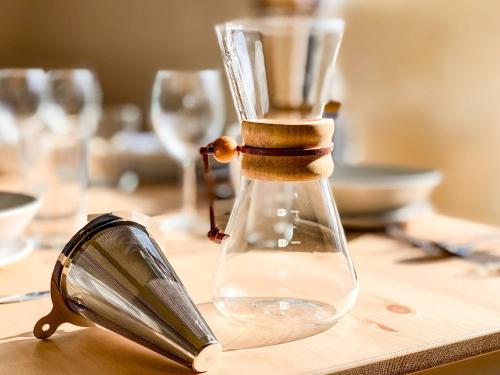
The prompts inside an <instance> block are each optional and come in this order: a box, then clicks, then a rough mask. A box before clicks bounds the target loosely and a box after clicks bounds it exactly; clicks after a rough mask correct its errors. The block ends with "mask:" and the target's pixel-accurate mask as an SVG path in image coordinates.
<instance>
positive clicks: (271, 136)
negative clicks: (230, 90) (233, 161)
mask: <svg viewBox="0 0 500 375" xmlns="http://www.w3.org/2000/svg"><path fill="white" fill-rule="evenodd" d="M334 128H335V125H334V121H333V120H332V119H326V118H325V119H312V120H281V119H280V120H275V119H259V120H251V121H249V120H244V121H243V122H242V124H241V133H242V137H243V141H244V145H243V146H240V148H241V151H242V160H241V170H242V174H243V176H245V177H248V178H251V179H255V180H264V181H309V180H316V179H320V178H325V177H329V176H330V175H331V174H332V172H333V160H332V157H331V151H332V149H333V144H332V137H333V132H334ZM245 147H248V148H252V149H261V150H264V152H263V154H258V153H255V152H245Z"/></svg>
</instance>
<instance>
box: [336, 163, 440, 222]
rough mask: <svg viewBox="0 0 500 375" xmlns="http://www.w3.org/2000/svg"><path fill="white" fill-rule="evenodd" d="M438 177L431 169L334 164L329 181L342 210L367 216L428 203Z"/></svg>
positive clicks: (349, 213) (344, 212) (350, 213)
mask: <svg viewBox="0 0 500 375" xmlns="http://www.w3.org/2000/svg"><path fill="white" fill-rule="evenodd" d="M441 178H442V176H441V173H439V172H437V171H433V170H424V169H413V168H405V167H390V166H376V165H349V164H340V163H336V164H335V171H334V173H333V176H332V177H331V178H330V181H331V184H332V187H333V191H334V195H335V200H336V202H337V206H338V209H339V211H340V212H341V213H343V214H348V215H366V214H375V213H377V214H380V213H382V212H387V211H391V210H397V209H401V208H403V207H406V206H408V205H418V204H423V203H425V202H428V200H429V197H430V194H431V193H432V191H433V190H434V188H435V187H436V186H437V185H439V183H440V182H441Z"/></svg>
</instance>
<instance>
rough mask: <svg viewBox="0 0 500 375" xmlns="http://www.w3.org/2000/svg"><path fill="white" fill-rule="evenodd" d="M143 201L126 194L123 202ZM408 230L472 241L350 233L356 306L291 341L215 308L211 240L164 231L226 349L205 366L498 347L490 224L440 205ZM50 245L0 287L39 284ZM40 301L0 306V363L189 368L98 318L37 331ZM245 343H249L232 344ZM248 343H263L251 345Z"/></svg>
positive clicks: (499, 315) (273, 370)
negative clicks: (463, 249)
mask: <svg viewBox="0 0 500 375" xmlns="http://www.w3.org/2000/svg"><path fill="white" fill-rule="evenodd" d="M112 195H113V193H111V192H109V193H106V194H104V192H103V191H99V192H98V194H95V191H94V192H91V194H90V201H91V206H93V207H94V208H95V207H98V206H99V205H100V204H103V205H108V204H109V198H110V196H112ZM139 195H140V196H141V197H144V196H149V199H151V200H152V201H154V200H157V199H158V198H157V197H158V196H162V195H157V194H153V193H151V192H148V193H147V194H146V191H144V190H143V191H141V192H140V193H139ZM103 196H106V197H107V199H106V201H101V202H100V199H102V197H103ZM129 198H130V197H129ZM144 203H145V202H144V200H143V199H142V198H141V199H139V200H136V201H134V199H130V200H129V201H128V203H127V204H126V205H127V206H128V208H134V206H136V207H135V208H137V207H138V208H140V206H143V205H144ZM409 230H410V231H412V233H413V234H419V235H427V236H429V238H433V239H438V238H443V239H448V240H449V239H451V238H455V239H457V240H459V241H470V240H474V239H478V240H479V241H481V246H479V250H478V253H477V254H475V255H474V256H473V257H472V258H471V259H470V260H464V259H460V258H437V259H436V258H427V257H426V256H425V253H424V252H422V250H419V249H414V248H410V247H408V246H406V245H405V244H403V243H400V242H397V241H394V240H392V239H388V238H386V237H385V236H383V235H380V234H373V233H366V234H361V235H359V236H358V237H356V238H355V239H352V240H351V241H349V247H350V250H351V253H352V256H353V261H354V263H355V265H356V268H357V271H358V275H359V279H360V287H361V293H360V296H359V300H358V302H357V303H356V305H355V307H354V309H353V310H352V312H351V313H350V314H349V315H347V316H346V317H345V318H344V319H342V320H341V321H339V322H338V323H337V324H336V325H335V326H333V327H332V328H331V329H329V330H327V331H324V332H321V333H319V334H317V335H314V336H311V337H304V338H302V339H300V340H296V341H289V339H290V336H289V335H288V336H287V335H283V337H269V336H268V337H266V334H265V332H252V331H251V330H249V329H248V327H235V326H234V325H231V324H228V323H227V322H224V321H223V320H221V318H220V316H218V315H217V313H216V311H215V310H214V309H213V307H212V306H211V305H210V298H211V291H212V286H211V276H212V269H213V267H214V265H215V262H216V259H217V255H218V252H219V250H220V248H219V247H218V246H217V245H215V244H212V243H210V242H209V241H207V240H205V239H203V238H189V237H187V236H181V235H175V236H170V237H169V238H168V239H165V241H164V242H165V245H164V247H165V249H164V250H165V252H166V254H167V257H168V258H169V260H170V262H171V263H172V265H173V266H174V268H175V269H176V271H177V273H178V275H179V276H180V277H181V279H182V280H183V282H184V284H185V285H186V288H187V289H188V291H189V292H190V294H191V296H192V298H193V299H194V300H195V302H197V303H199V304H200V310H201V311H202V313H203V314H204V315H205V316H206V318H207V320H208V321H209V323H210V325H211V326H212V327H213V329H214V331H215V334H216V335H217V336H218V337H219V339H220V341H221V342H222V344H223V346H224V347H225V350H226V351H225V352H224V353H223V355H222V358H221V361H220V363H219V364H218V366H217V367H216V368H214V370H213V371H210V372H209V374H259V373H260V374H287V375H289V374H370V375H371V374H384V375H385V374H404V373H408V372H412V371H418V370H424V369H428V368H432V367H435V366H439V365H442V364H446V363H450V362H454V361H458V360H461V359H465V358H469V357H473V356H476V355H478V354H481V353H488V352H492V351H495V350H498V349H500V298H498V292H499V290H500V289H499V288H500V278H499V277H493V276H490V277H486V276H484V275H483V274H482V273H481V272H479V269H480V268H481V267H483V266H484V262H485V261H488V260H489V259H493V258H492V257H500V240H499V239H500V231H498V230H497V229H496V228H491V227H487V226H484V225H479V224H474V223H469V222H466V221H461V220H456V219H450V218H446V217H442V216H430V217H426V218H423V219H422V220H419V221H418V222H414V223H412V225H410V227H409ZM57 255H58V254H57V253H56V252H50V251H36V252H35V253H33V254H32V255H31V256H30V257H28V258H25V260H23V261H22V262H19V263H17V264H14V265H12V266H9V267H6V268H3V269H0V294H7V293H16V292H22V291H31V290H39V289H46V288H48V287H49V284H50V276H51V272H52V267H53V264H54V262H55V260H56V258H57ZM485 255H488V257H486V256H485ZM49 309H50V301H49V300H48V299H47V300H39V301H33V302H26V303H20V304H12V305H4V306H0V374H10V373H16V374H32V373H36V374H67V373H73V374H80V373H81V374H89V373H91V374H110V373H114V374H118V373H119V374H137V373H148V374H187V373H189V371H188V370H185V369H183V368H181V367H179V366H177V365H176V364H174V363H172V362H171V361H169V360H167V359H164V358H163V357H161V356H159V355H157V354H155V353H153V352H151V351H149V350H147V349H145V348H142V347H140V346H138V345H137V344H135V343H132V342H130V341H128V340H126V339H123V338H121V337H119V336H117V335H116V334H114V333H111V332H108V331H106V330H104V329H101V328H84V329H82V328H77V327H74V326H70V325H63V326H62V327H61V328H60V330H59V331H58V333H56V334H55V335H54V337H53V338H51V339H50V340H47V341H39V340H37V339H35V338H34V337H33V336H32V334H31V330H32V328H33V325H34V324H35V322H36V320H37V319H38V318H39V317H41V316H43V315H44V314H46V313H47V312H48V311H49ZM245 328H246V330H245ZM252 340H253V341H252ZM245 344H247V347H250V348H247V349H241V350H234V349H236V348H238V347H244V345H245ZM270 344H275V345H270ZM258 345H269V346H260V347H253V348H251V347H252V346H258ZM228 349H233V350H228Z"/></svg>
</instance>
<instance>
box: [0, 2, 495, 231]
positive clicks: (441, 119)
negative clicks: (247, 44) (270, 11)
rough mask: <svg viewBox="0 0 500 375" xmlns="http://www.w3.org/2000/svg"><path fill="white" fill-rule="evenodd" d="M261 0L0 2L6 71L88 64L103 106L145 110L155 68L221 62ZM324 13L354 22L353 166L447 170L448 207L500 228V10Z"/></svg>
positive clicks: (451, 7) (349, 65)
mask: <svg viewBox="0 0 500 375" xmlns="http://www.w3.org/2000/svg"><path fill="white" fill-rule="evenodd" d="M252 5H253V2H252V1H251V0H182V1H180V0H79V1H78V0H46V1H37V0H0V67H34V66H41V67H44V68H57V67H89V68H92V69H94V70H95V71H96V73H97V74H98V76H99V79H100V81H101V84H102V87H103V92H104V103H105V104H122V103H136V104H138V105H140V106H141V107H142V108H143V109H144V110H145V111H147V109H148V106H149V104H148V103H149V93H150V88H151V85H152V82H153V78H154V73H155V71H156V70H158V69H161V68H163V69H168V68H170V69H179V68H183V69H198V68H205V67H221V62H220V56H219V51H218V48H217V43H216V40H215V35H214V32H213V25H214V24H215V23H217V22H220V21H223V20H227V19H230V18H235V17H241V16H245V15H250V14H252V13H253V10H252V9H253V7H252ZM320 13H323V14H324V15H342V16H343V17H344V18H346V21H347V29H346V34H345V39H344V43H343V46H342V48H341V53H340V62H339V66H340V69H341V72H342V76H343V83H344V90H343V91H344V97H343V98H342V100H343V101H344V104H345V107H344V108H345V112H344V114H345V116H347V117H348V119H349V126H350V130H351V138H352V142H353V143H352V144H353V145H355V146H356V147H353V149H355V150H356V152H355V153H354V154H352V155H351V156H352V158H353V160H356V161H363V162H370V163H384V164H400V165H409V166H415V167H426V168H435V169H439V170H441V171H442V172H443V173H444V181H443V184H442V185H441V186H440V188H439V189H438V190H437V192H436V194H435V196H434V202H435V204H436V206H437V207H438V209H439V210H440V211H441V212H444V213H448V214H453V215H457V216H462V217H468V218H472V219H476V220H480V221H485V222H491V223H496V224H500V207H499V198H498V197H497V195H498V194H497V190H498V188H499V187H500V163H499V162H498V158H499V156H498V155H499V152H498V150H497V148H498V147H499V146H498V145H497V144H498V142H499V140H500V126H499V123H500V106H499V105H498V104H497V102H498V98H499V97H500V68H498V66H499V63H500V43H498V36H499V35H500V22H498V14H500V3H499V2H497V1H495V0H476V1H470V0H454V1H449V0H419V1H413V2H410V1H401V0H350V1H349V0H348V1H344V2H341V1H338V0H330V1H328V0H324V1H323V4H322V10H321V12H320ZM228 100H229V96H228ZM228 108H229V109H230V110H231V109H232V106H231V105H228ZM231 112H232V111H231ZM232 118H233V119H234V118H235V116H234V115H233V117H232Z"/></svg>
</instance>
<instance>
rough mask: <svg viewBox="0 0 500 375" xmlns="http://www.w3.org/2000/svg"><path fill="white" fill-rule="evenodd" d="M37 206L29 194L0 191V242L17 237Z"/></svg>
mask: <svg viewBox="0 0 500 375" xmlns="http://www.w3.org/2000/svg"><path fill="white" fill-rule="evenodd" d="M39 206H40V201H39V200H38V199H37V198H35V197H33V196H31V195H27V194H21V193H13V192H8V191H0V242H3V241H10V240H13V239H16V238H18V237H19V236H20V235H21V234H22V233H23V231H24V229H25V228H26V226H27V225H28V223H29V222H30V221H31V219H33V216H35V213H36V211H37V210H38V207H39Z"/></svg>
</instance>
